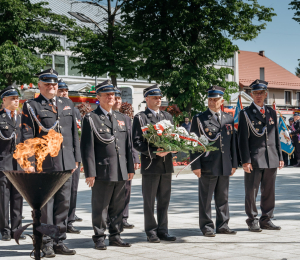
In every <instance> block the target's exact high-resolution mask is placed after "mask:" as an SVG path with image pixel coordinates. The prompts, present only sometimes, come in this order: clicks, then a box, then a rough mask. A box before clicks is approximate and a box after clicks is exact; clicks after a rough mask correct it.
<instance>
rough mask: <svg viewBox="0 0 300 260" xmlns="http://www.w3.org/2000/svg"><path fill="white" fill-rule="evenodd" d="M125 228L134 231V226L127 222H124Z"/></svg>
mask: <svg viewBox="0 0 300 260" xmlns="http://www.w3.org/2000/svg"><path fill="white" fill-rule="evenodd" d="M123 228H128V229H133V228H134V225H132V224H129V223H128V222H127V221H126V222H123Z"/></svg>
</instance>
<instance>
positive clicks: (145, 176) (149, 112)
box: [132, 84, 176, 243]
mask: <svg viewBox="0 0 300 260" xmlns="http://www.w3.org/2000/svg"><path fill="white" fill-rule="evenodd" d="M161 97H162V93H161V91H160V89H159V88H158V86H157V84H156V85H154V86H151V87H148V88H145V89H144V98H145V100H146V103H147V109H146V110H145V111H142V112H140V113H138V114H136V115H135V117H134V120H133V126H132V139H133V147H134V148H135V149H136V150H137V151H139V152H140V153H141V174H142V191H143V199H144V220H145V232H146V235H147V240H148V241H149V242H151V243H159V242H160V240H166V241H175V240H176V237H175V236H171V235H169V232H168V207H169V203H170V197H171V181H172V173H173V172H174V168H173V162H172V157H173V156H172V153H171V152H159V151H162V149H161V148H157V147H153V146H152V145H149V143H148V142H147V140H146V139H145V138H144V137H143V132H142V129H141V128H142V127H143V126H146V125H147V124H156V123H158V122H160V121H161V120H170V121H171V122H172V123H173V118H172V116H171V115H170V114H169V113H168V112H165V111H160V110H159V107H160V106H161ZM155 152H158V153H155ZM155 198H156V199H157V222H156V220H155V217H154V205H155Z"/></svg>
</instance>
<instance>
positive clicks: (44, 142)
mask: <svg viewBox="0 0 300 260" xmlns="http://www.w3.org/2000/svg"><path fill="white" fill-rule="evenodd" d="M62 142H63V136H62V134H60V133H57V132H55V130H50V131H49V132H48V134H47V135H45V136H43V138H39V137H35V138H31V139H28V140H25V142H24V143H20V144H18V145H17V146H16V150H15V152H14V155H13V157H14V158H15V159H16V160H17V161H18V163H19V165H20V166H21V168H22V169H23V170H25V171H26V172H27V173H29V172H30V170H29V168H30V167H32V164H31V162H30V161H29V160H28V159H29V158H30V157H32V156H34V155H35V159H36V171H37V172H42V170H43V168H42V164H43V161H44V160H45V158H46V156H47V155H48V154H50V156H51V157H56V156H58V153H59V150H60V147H61V144H62Z"/></svg>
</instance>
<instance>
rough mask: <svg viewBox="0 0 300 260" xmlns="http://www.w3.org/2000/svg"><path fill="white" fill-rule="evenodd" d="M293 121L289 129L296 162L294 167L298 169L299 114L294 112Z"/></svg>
mask: <svg viewBox="0 0 300 260" xmlns="http://www.w3.org/2000/svg"><path fill="white" fill-rule="evenodd" d="M293 119H294V123H293V124H292V126H291V128H290V130H291V131H290V135H291V137H292V141H293V145H294V147H295V152H294V156H295V160H296V161H297V163H296V164H295V165H294V167H300V113H299V112H295V113H294V118H293Z"/></svg>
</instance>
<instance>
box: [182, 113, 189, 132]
mask: <svg viewBox="0 0 300 260" xmlns="http://www.w3.org/2000/svg"><path fill="white" fill-rule="evenodd" d="M181 126H183V127H184V128H185V129H186V131H188V132H190V129H191V122H190V119H189V118H188V117H185V118H184V123H183V124H182V125H181Z"/></svg>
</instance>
